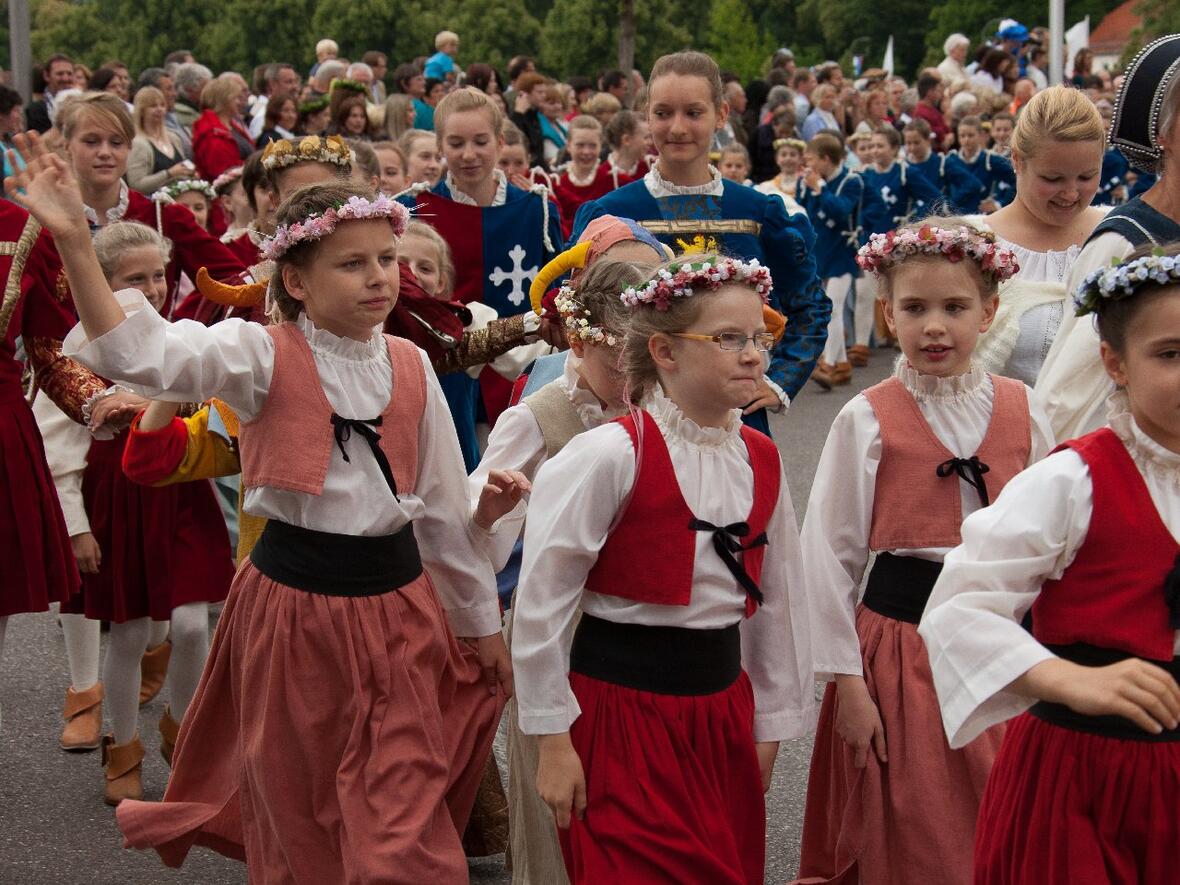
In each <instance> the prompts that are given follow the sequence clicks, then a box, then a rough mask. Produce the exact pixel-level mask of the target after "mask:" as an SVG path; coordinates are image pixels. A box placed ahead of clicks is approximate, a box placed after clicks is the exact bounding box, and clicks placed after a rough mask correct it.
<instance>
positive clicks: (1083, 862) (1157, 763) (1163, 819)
mask: <svg viewBox="0 0 1180 885" xmlns="http://www.w3.org/2000/svg"><path fill="white" fill-rule="evenodd" d="M1178 812H1180V743H1150V742H1146V741H1129V740H1118V739H1115V738H1109V737H1100V736H1098V735H1093V734H1084V733H1082V732H1078V731H1073V730H1070V729H1067V728H1061V727H1059V726H1057V725H1051V724H1050V723H1048V722H1043V721H1042V720H1040V719H1037V718H1036V717H1035V716H1033V715H1031V714H1029V713H1025V714H1024V715H1023V716H1019V717H1018V718H1016V719H1015V720H1013V721H1012V723H1011V725H1010V726H1009V727H1008V733H1007V734H1006V735H1005V736H1004V745H1003V746H1002V747H1001V748H1000V755H999V757H998V758H997V759H996V764H995V767H994V768H993V769H992V776H991V779H990V780H989V781H988V784H987V792H986V793H985V794H984V797H983V805H982V806H981V807H980V810H979V831H978V834H977V836H976V842H975V882H976V883H977V885H1140V883H1156V882H1159V883H1164V882H1176V881H1178V880H1180V813H1178Z"/></svg>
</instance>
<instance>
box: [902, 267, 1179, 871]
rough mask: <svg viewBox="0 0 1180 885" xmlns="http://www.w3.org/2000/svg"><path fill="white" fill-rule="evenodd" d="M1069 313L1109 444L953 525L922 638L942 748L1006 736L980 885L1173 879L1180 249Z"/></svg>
mask: <svg viewBox="0 0 1180 885" xmlns="http://www.w3.org/2000/svg"><path fill="white" fill-rule="evenodd" d="M1075 300H1076V304H1077V307H1078V313H1079V315H1081V314H1086V313H1096V314H1097V315H1098V333H1099V337H1100V338H1101V341H1102V344H1101V348H1102V350H1101V355H1102V362H1103V365H1104V366H1105V368H1106V371H1107V373H1108V374H1109V375H1110V377H1111V379H1113V381H1114V382H1115V383H1116V384H1117V385H1118V386H1119V387H1120V388H1121V390H1120V391H1119V392H1117V393H1115V394H1114V395H1113V396H1112V397H1111V399H1110V401H1109V403H1108V406H1109V411H1108V425H1107V426H1106V427H1103V428H1101V429H1100V430H1096V431H1094V432H1093V433H1090V434H1087V435H1086V436H1083V437H1081V438H1079V439H1075V440H1071V441H1069V442H1067V443H1065V444H1064V445H1062V446H1061V447H1060V448H1059V449H1058V451H1057V452H1055V453H1054V454H1053V455H1052V456H1050V457H1048V458H1046V459H1045V460H1044V461H1042V462H1041V463H1040V464H1037V465H1036V466H1035V467H1033V468H1031V469H1030V470H1028V471H1027V472H1026V473H1024V474H1023V475H1021V476H1019V477H1017V478H1016V479H1015V480H1014V481H1013V482H1012V483H1011V484H1010V485H1009V486H1008V488H1007V489H1005V490H1004V493H1003V494H1002V495H1001V496H1000V499H999V500H998V501H997V502H996V503H995V504H994V505H993V506H992V507H989V508H988V509H987V510H985V511H983V512H981V513H978V514H976V515H975V516H972V517H971V518H970V519H968V520H967V521H966V522H965V523H964V524H963V544H962V546H960V547H958V548H957V549H956V550H954V551H953V552H952V553H951V554H950V556H948V557H947V560H946V567H945V569H944V570H943V573H942V577H941V578H940V579H939V582H938V585H937V586H936V587H935V589H934V594H933V596H932V597H931V599H930V604H929V606H928V608H927V610H926V614H925V616H924V617H923V619H922V637H923V638H924V639H925V640H926V644H927V646H928V648H929V649H930V664H931V667H932V669H933V671H934V679H935V684H936V685H937V687H938V696H939V700H940V701H941V703H942V718H943V723H944V724H945V726H946V733H947V736H948V737H949V738H950V741H951V743H952V745H954V746H961V745H962V744H964V743H966V742H967V741H970V740H972V739H973V738H974V737H975V736H976V735H977V734H979V733H980V732H981V731H982V730H984V729H986V728H988V727H990V726H992V725H994V724H995V723H999V722H1003V721H1005V720H1007V719H1010V718H1012V717H1017V718H1016V719H1015V720H1014V721H1013V722H1012V723H1011V724H1010V725H1009V726H1008V731H1007V734H1006V735H1005V737H1004V743H1003V746H1002V747H1001V748H1000V754H999V756H998V757H997V759H996V764H995V767H994V768H993V769H992V775H991V778H990V779H989V781H988V784H987V791H986V792H985V793H984V796H983V804H982V805H981V806H980V810H979V827H978V830H977V834H976V840H975V882H976V883H979V885H1001V883H1002V885H1033V883H1035V885H1065V883H1069V885H1099V883H1102V885H1106V883H1112V882H1119V883H1122V882H1174V881H1175V880H1176V875H1177V873H1176V871H1177V869H1180V819H1178V818H1177V815H1176V809H1177V808H1178V807H1180V727H1178V723H1180V688H1178V687H1177V679H1178V678H1180V658H1177V656H1176V653H1177V648H1180V639H1178V636H1177V632H1176V631H1177V629H1178V628H1180V544H1178V543H1177V538H1180V410H1178V409H1177V391H1180V248H1178V247H1176V246H1172V247H1170V248H1169V249H1167V250H1166V253H1165V254H1163V255H1152V254H1151V253H1150V252H1149V251H1147V250H1146V249H1141V250H1139V251H1138V252H1136V253H1133V254H1132V255H1131V257H1130V258H1129V259H1128V260H1127V261H1126V262H1124V263H1123V264H1122V265H1120V266H1117V267H1114V268H1104V269H1099V270H1098V271H1095V272H1094V273H1093V274H1091V275H1090V276H1089V277H1088V278H1087V279H1086V281H1085V282H1084V283H1083V284H1082V286H1081V287H1080V288H1079V290H1078V293H1077V296H1076V299H1075ZM1030 614H1031V617H1032V631H1031V633H1030V632H1029V631H1028V630H1027V629H1025V625H1024V624H1023V623H1022V622H1023V621H1024V620H1025V618H1026V616H1028V615H1030Z"/></svg>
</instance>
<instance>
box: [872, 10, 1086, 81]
mask: <svg viewBox="0 0 1180 885" xmlns="http://www.w3.org/2000/svg"><path fill="white" fill-rule="evenodd" d="M1087 21H1089V19H1087ZM1087 33H1088V32H1087ZM881 67H882V68H884V69H885V73H886V74H888V75H889V76H890V77H892V76H893V35H890V36H889V42H888V43H887V44H885V60H884V61H883V62H881Z"/></svg>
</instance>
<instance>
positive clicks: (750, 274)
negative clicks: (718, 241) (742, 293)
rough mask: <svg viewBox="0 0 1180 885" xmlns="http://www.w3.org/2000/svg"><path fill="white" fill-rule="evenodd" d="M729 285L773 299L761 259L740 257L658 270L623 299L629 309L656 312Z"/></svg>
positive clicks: (678, 264) (681, 263) (767, 299)
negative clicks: (651, 308) (651, 307)
mask: <svg viewBox="0 0 1180 885" xmlns="http://www.w3.org/2000/svg"><path fill="white" fill-rule="evenodd" d="M727 283H739V284H741V285H745V286H749V287H750V288H752V289H753V290H754V291H755V292H757V293H758V297H759V298H761V299H762V302H763V303H764V304H765V303H766V302H767V301H769V300H770V290H771V289H772V288H773V286H774V283H773V282H772V281H771V279H770V271H769V270H767V269H766V268H765V267H763V266H762V265H761V264H759V263H758V259H756V258H753V259H751V260H749V261H740V260H739V259H737V258H714V259H709V260H705V261H696V262H693V261H682V262H679V263H676V264H669V265H668V266H667V267H662V268H660V269H659V270H657V271H656V275H655V276H654V277H652V278H651V279H650V280H648V281H647V282H646V283H644V284H643V285H641V286H630V287H628V288H627V289H624V290H623V294H622V295H621V296H620V297H621V298H622V299H623V303H624V304H625V305H627V306H628V307H638V306H639V305H641V304H651V305H654V306H655V309H656V310H667V309H668V308H669V307H670V306H671V305H672V299H673V298H689V297H691V296H692V295H693V294H694V292H695V291H696V290H699V289H706V290H709V291H715V290H717V289H720V288H721V287H722V286H724V285H726V284H727Z"/></svg>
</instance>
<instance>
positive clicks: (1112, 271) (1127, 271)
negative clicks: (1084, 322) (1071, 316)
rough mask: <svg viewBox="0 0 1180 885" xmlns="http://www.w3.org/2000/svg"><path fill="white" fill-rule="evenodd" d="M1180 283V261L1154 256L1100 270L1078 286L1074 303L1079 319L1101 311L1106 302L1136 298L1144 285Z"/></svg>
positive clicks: (1159, 255)
mask: <svg viewBox="0 0 1180 885" xmlns="http://www.w3.org/2000/svg"><path fill="white" fill-rule="evenodd" d="M1173 283H1180V258H1177V257H1175V256H1173V255H1161V254H1152V255H1144V256H1143V257H1142V258H1136V259H1135V260H1134V261H1127V262H1124V263H1123V264H1119V263H1118V262H1117V260H1116V262H1115V263H1114V264H1113V265H1112V266H1110V267H1100V268H1098V270H1096V271H1094V272H1092V273H1091V274H1090V275H1089V276H1087V277H1086V279H1085V280H1084V281H1083V282H1082V284H1081V285H1080V286H1078V289H1077V292H1076V293H1074V297H1073V303H1074V307H1075V308H1077V310H1076V313H1077V315H1078V316H1085V315H1086V314H1088V313H1094V312H1095V311H1097V310H1098V305H1100V304H1101V303H1102V302H1103V301H1122V300H1123V299H1124V298H1131V297H1133V296H1134V295H1135V294H1136V293H1137V292H1138V291H1139V290H1140V289H1141V288H1142V287H1143V286H1148V285H1153V286H1167V285H1170V284H1173Z"/></svg>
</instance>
